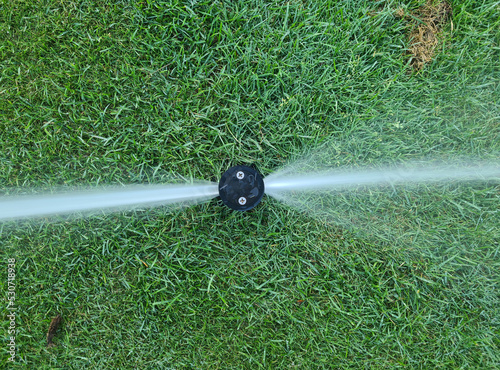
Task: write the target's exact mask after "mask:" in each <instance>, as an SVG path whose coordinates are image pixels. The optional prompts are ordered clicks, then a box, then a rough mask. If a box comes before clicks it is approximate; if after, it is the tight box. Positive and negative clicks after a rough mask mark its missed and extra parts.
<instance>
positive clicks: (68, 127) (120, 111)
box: [0, 0, 500, 369]
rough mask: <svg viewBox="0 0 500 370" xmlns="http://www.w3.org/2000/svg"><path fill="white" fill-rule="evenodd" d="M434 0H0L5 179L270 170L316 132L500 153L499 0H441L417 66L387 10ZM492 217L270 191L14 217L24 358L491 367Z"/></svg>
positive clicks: (357, 158)
mask: <svg viewBox="0 0 500 370" xmlns="http://www.w3.org/2000/svg"><path fill="white" fill-rule="evenodd" d="M426 3H427V2H424V1H404V2H395V1H378V2H377V1H375V2H374V1H362V0H357V1H331V0H323V1H316V2H312V3H310V2H305V1H289V2H263V1H258V0H256V1H244V0H241V1H217V2H215V3H212V2H208V1H207V2H205V1H198V2H181V1H100V2H99V1H93V2H90V1H83V2H57V1H52V0H43V1H38V2H30V1H21V0H11V1H8V2H2V4H1V5H0V35H1V39H0V98H1V99H0V189H1V190H2V191H3V192H9V191H11V190H10V189H12V188H17V187H24V188H25V189H27V191H32V190H29V189H44V188H50V187H53V186H60V185H64V186H68V187H70V186H88V185H96V184H117V183H137V182H159V181H161V180H162V179H163V178H166V177H168V174H169V173H178V174H180V175H182V176H186V177H189V176H195V177H198V178H202V179H209V180H216V179H218V177H219V176H220V174H221V173H222V172H223V171H224V170H225V169H226V168H227V167H229V166H230V165H233V164H240V163H251V164H255V165H257V167H258V168H259V169H260V170H261V171H262V172H263V173H264V174H268V173H270V172H272V171H273V170H274V169H275V168H277V167H279V166H281V165H283V164H285V163H286V162H288V161H289V160H290V159H291V158H295V157H299V156H300V153H303V152H304V151H307V150H309V149H311V148H314V147H316V146H317V145H320V144H321V143H324V142H326V141H333V142H335V141H336V142H337V143H338V153H337V154H338V164H339V165H344V164H349V165H360V164H365V163H370V162H373V161H378V160H382V161H404V160H407V159H416V158H426V157H433V156H446V157H451V158H453V157H457V158H458V157H461V158H462V157H469V156H474V157H480V158H483V159H495V160H498V158H499V155H498V153H499V152H500V126H499V120H498V119H499V105H498V102H499V101H500V92H499V90H498V89H499V87H498V81H499V77H500V76H499V72H500V69H499V65H498V60H499V56H500V55H499V54H500V53H499V44H498V42H499V33H498V32H499V31H498V30H499V25H500V22H499V19H500V10H499V7H498V3H497V2H494V1H473V0H465V1H450V4H451V7H452V16H451V19H450V22H453V28H452V26H451V23H450V24H448V25H444V26H442V34H441V43H440V44H439V47H438V48H437V49H438V50H435V51H434V55H433V60H431V61H429V62H428V63H427V64H426V65H425V66H424V67H423V68H422V69H421V70H420V71H418V72H414V71H413V70H412V67H411V65H410V64H409V62H408V58H407V50H408V47H409V45H410V41H409V40H408V35H409V33H410V31H411V29H412V27H414V21H409V20H408V19H406V18H401V17H398V16H397V12H398V11H399V10H400V9H401V8H404V9H405V11H407V12H408V14H413V12H415V11H416V9H419V8H420V7H421V6H422V5H424V4H426ZM405 14H406V13H405ZM360 143H363V145H361V144H360ZM495 186H496V187H495ZM492 191H493V192H494V191H496V194H497V200H498V194H499V192H498V185H497V184H491V186H490V188H489V189H488V194H491V193H492ZM479 195H480V194H479V193H478V192H476V193H473V196H479ZM387 226H388V227H391V225H387ZM394 226H396V225H394ZM436 229H437V230H443V232H446V230H447V229H450V227H449V225H442V224H440V218H439V217H437V218H436ZM450 232H452V231H450ZM498 233H499V231H498V230H497V229H492V230H491V234H490V235H489V236H488V238H483V237H481V238H479V239H478V241H477V242H476V243H473V244H471V243H470V241H469V240H467V241H465V242H464V243H463V244H460V243H455V244H453V245H450V247H449V248H448V249H447V250H446V249H442V248H441V249H440V250H439V253H434V251H433V250H430V251H429V253H425V254H419V253H416V252H411V251H410V252H409V251H406V250H405V249H404V248H391V247H389V246H388V243H387V242H386V241H384V243H382V242H381V243H378V242H377V240H372V239H370V240H367V239H363V238H361V237H359V236H357V235H355V234H351V233H349V232H347V231H344V230H342V229H339V228H338V227H337V226H336V225H328V224H323V223H321V222H318V221H316V220H314V219H312V218H309V217H307V216H305V215H301V214H299V213H297V212H295V211H293V210H290V209H288V208H287V207H286V206H284V205H282V204H280V203H278V202H276V201H273V200H270V199H265V200H264V201H263V203H262V204H261V205H260V206H259V207H258V208H256V209H255V210H254V211H251V212H248V213H244V214H240V213H234V212H231V211H230V210H228V209H226V208H224V207H223V205H221V204H220V203H218V202H217V201H212V202H210V203H208V204H203V205H199V206H196V207H192V208H189V209H187V210H181V211H175V212H173V213H166V212H162V210H161V209H156V210H150V211H135V212H121V213H117V214H113V215H107V216H102V217H100V216H95V217H92V218H88V219H81V220H74V219H64V218H56V219H54V218H52V219H42V220H28V221H22V222H17V223H3V224H0V255H1V257H2V261H6V260H7V258H16V260H17V263H16V282H17V288H16V298H17V299H16V307H17V308H18V318H17V329H18V330H17V334H16V343H17V345H18V347H17V358H16V361H17V363H18V364H17V366H18V367H25V366H26V365H27V364H29V365H30V366H31V367H37V368H72V367H75V368H77V367H78V368H80V367H90V368H107V367H118V368H131V367H134V366H135V367H138V368H152V369H153V368H183V367H195V368H227V367H237V368H256V367H264V368H291V367H298V368H311V367H312V368H321V367H325V368H330V367H332V366H334V367H345V368H348V367H351V368H360V367H375V368H383V367H404V368H407V367H422V368H435V367H445V368H460V367H464V368H466V367H470V368H494V367H496V366H498V365H499V361H500V359H499V355H498V353H500V352H499V345H500V342H499V340H498V337H499V326H498V325H499V317H500V315H499V307H500V304H499V303H500V302H499V297H498V283H499V274H498V271H499V267H500V266H499V263H498V251H499V250H498V248H499V246H498V243H494V242H495V241H498V240H499V235H498ZM457 238H458V239H457V240H460V235H457ZM3 266H4V267H3V268H2V270H1V276H2V278H1V281H0V285H1V289H2V292H6V290H7V287H6V281H7V278H6V276H7V265H6V263H5V264H3ZM5 297H6V294H5ZM58 313H61V314H62V317H63V322H62V324H61V327H60V329H59V331H58V332H57V333H56V335H55V336H54V338H53V342H54V343H55V344H56V346H55V347H50V348H47V347H46V335H47V330H48V328H49V324H50V321H51V319H52V318H53V317H55V316H56V315H57V314H58ZM7 326H8V322H7V320H3V321H2V328H3V329H2V330H4V336H5V337H7V334H5V333H6V330H7ZM5 348H6V346H3V348H2V351H3V352H2V353H3V354H2V361H3V362H4V361H6V359H7V353H6V352H5Z"/></svg>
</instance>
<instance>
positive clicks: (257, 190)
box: [219, 166, 264, 211]
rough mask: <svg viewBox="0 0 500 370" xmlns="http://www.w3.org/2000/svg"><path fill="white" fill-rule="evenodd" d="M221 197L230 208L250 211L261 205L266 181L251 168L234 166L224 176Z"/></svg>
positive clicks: (220, 184)
mask: <svg viewBox="0 0 500 370" xmlns="http://www.w3.org/2000/svg"><path fill="white" fill-rule="evenodd" d="M219 195H220V198H221V199H222V202H224V204H225V205H226V206H228V207H229V208H231V209H234V210H236V211H248V210H250V209H252V208H253V207H255V206H256V205H257V204H259V203H260V200H261V199H262V196H263V195H264V180H263V179H262V176H261V174H260V173H258V172H257V171H256V170H254V169H253V168H251V167H247V166H234V167H231V168H230V169H228V170H227V171H226V172H224V173H223V174H222V177H221V179H220V181H219Z"/></svg>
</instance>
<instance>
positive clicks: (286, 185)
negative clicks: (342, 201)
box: [264, 164, 500, 196]
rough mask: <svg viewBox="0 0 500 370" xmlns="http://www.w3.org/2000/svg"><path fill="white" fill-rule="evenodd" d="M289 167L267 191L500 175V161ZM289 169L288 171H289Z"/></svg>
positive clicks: (271, 179)
mask: <svg viewBox="0 0 500 370" xmlns="http://www.w3.org/2000/svg"><path fill="white" fill-rule="evenodd" d="M284 172H285V171H279V172H277V173H274V174H271V175H269V176H267V177H266V178H265V179H264V183H265V186H266V193H267V194H268V195H270V196H274V195H276V194H277V193H280V192H286V191H298V190H302V191H307V190H335V189H339V188H344V187H352V186H358V185H365V186H367V185H384V184H395V183H423V182H439V181H453V180H460V181H465V180H486V179H491V178H500V165H494V164H487V165H483V166H477V167H473V168H457V167H444V166H443V167H440V166H436V167H428V168H392V169H390V168H387V169H369V170H358V171H350V172H346V171H343V172H342V171H338V170H336V171H326V172H325V171H323V172H316V173H307V174H298V175H286V174H284ZM286 172H288V171H286Z"/></svg>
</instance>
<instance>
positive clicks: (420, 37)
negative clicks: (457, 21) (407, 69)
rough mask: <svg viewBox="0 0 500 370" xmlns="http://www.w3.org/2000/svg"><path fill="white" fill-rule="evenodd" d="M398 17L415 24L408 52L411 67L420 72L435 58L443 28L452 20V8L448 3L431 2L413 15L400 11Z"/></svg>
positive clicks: (410, 36)
mask: <svg viewBox="0 0 500 370" xmlns="http://www.w3.org/2000/svg"><path fill="white" fill-rule="evenodd" d="M396 16H398V17H401V18H403V17H404V18H406V19H408V20H409V21H411V22H412V23H413V27H412V28H411V31H410V33H409V41H410V47H409V50H408V52H409V54H410V65H411V66H412V67H413V69H415V70H420V69H422V67H423V66H424V65H425V64H426V63H428V62H430V61H431V60H432V58H433V57H434V52H435V50H436V47H437V46H438V44H439V36H440V35H441V33H442V29H443V26H444V25H445V24H446V23H447V22H448V20H449V19H450V16H451V6H450V4H448V2H446V1H433V0H429V1H428V2H427V4H425V5H423V6H421V7H420V8H418V9H417V10H416V11H415V12H414V13H412V14H411V15H407V14H405V12H404V11H403V10H402V9H398V10H397V11H396Z"/></svg>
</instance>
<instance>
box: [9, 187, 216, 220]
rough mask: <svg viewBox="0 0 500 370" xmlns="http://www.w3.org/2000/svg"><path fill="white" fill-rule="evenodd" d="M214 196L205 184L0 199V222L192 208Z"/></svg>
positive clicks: (214, 191) (213, 190) (214, 190)
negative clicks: (138, 209) (154, 208)
mask: <svg viewBox="0 0 500 370" xmlns="http://www.w3.org/2000/svg"><path fill="white" fill-rule="evenodd" d="M216 196H218V189H217V184H216V183H213V182H208V181H203V182H202V181H197V182H196V183H193V184H178V185H141V186H139V185H130V186H125V187H120V188H116V187H115V188H109V187H108V188H105V189H103V188H100V189H93V190H90V191H80V192H70V193H62V194H61V193H59V194H43V195H35V196H32V195H31V196H4V197H1V198H0V221H2V220H12V219H20V218H26V217H39V216H50V215H62V214H71V213H76V212H80V213H81V212H89V211H95V210H105V211H114V210H126V209H132V208H136V207H138V206H141V207H142V206H159V205H172V206H182V205H192V204H196V203H200V202H203V201H206V200H209V199H211V198H215V197H216Z"/></svg>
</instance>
